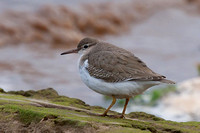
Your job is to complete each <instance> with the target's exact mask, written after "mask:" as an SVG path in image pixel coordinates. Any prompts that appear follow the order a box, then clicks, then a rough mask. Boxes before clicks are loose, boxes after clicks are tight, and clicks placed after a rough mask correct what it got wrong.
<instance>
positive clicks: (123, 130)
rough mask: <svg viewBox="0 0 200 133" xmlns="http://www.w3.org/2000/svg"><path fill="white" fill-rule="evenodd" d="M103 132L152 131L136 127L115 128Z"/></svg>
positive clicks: (145, 132) (148, 132)
mask: <svg viewBox="0 0 200 133" xmlns="http://www.w3.org/2000/svg"><path fill="white" fill-rule="evenodd" d="M101 133H151V132H150V131H146V130H140V129H134V128H115V129H110V130H107V131H103V132H101Z"/></svg>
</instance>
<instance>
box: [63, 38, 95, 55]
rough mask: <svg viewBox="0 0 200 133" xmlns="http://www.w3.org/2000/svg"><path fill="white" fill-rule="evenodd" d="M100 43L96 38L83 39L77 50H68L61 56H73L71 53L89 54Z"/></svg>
mask: <svg viewBox="0 0 200 133" xmlns="http://www.w3.org/2000/svg"><path fill="white" fill-rule="evenodd" d="M97 43H98V40H96V39H94V38H89V37H86V38H83V39H82V40H81V41H80V42H79V43H78V45H77V48H76V49H71V50H68V51H66V52H64V53H61V55H65V54H71V53H79V54H83V53H86V52H88V51H89V50H90V49H91V48H92V47H93V46H95V45H96V44H97Z"/></svg>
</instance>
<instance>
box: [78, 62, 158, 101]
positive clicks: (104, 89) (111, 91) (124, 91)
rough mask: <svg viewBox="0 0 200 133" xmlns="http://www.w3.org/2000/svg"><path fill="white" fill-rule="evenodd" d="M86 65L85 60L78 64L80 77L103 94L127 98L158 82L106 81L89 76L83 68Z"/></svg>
mask: <svg viewBox="0 0 200 133" xmlns="http://www.w3.org/2000/svg"><path fill="white" fill-rule="evenodd" d="M87 66H88V61H87V60H86V61H85V62H84V64H83V66H79V71H80V75H81V79H82V80H83V82H84V83H85V84H86V85H87V86H88V87H89V88H90V89H92V90H94V91H95V92H98V93H100V94H103V95H108V96H115V97H116V98H128V97H132V96H135V95H138V94H141V93H142V92H144V91H145V90H146V89H148V88H149V87H152V86H154V85H157V84H159V83H160V82H155V81H145V82H144V81H123V82H117V83H108V82H105V81H103V80H101V79H96V78H94V77H92V76H90V75H89V73H88V71H87V70H86V68H85V67H87Z"/></svg>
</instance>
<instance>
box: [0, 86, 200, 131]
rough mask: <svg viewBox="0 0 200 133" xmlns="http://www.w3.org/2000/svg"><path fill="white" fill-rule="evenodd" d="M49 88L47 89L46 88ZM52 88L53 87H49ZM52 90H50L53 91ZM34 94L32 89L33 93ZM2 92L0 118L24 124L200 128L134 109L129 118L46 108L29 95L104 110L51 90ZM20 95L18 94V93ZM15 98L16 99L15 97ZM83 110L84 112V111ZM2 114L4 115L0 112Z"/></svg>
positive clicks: (129, 128)
mask: <svg viewBox="0 0 200 133" xmlns="http://www.w3.org/2000/svg"><path fill="white" fill-rule="evenodd" d="M48 91H49V90H48ZM50 91H52V90H50ZM52 92H53V91H52ZM34 93H35V92H34ZM12 94H13V95H11V94H1V98H2V99H0V114H1V115H0V117H1V118H0V121H3V120H8V121H12V120H13V119H15V120H19V121H20V122H22V123H24V124H25V125H29V124H30V123H38V122H39V121H41V120H43V121H46V120H49V119H50V121H49V122H52V124H53V125H54V126H69V127H70V128H82V129H84V128H85V127H90V128H92V129H95V130H98V131H99V130H100V129H101V128H98V127H99V125H103V126H104V127H109V128H107V129H108V130H100V131H103V132H110V133H112V132H138V133H140V132H141V133H147V132H153V133H154V132H160V133H163V132H174V133H187V132H191V133H198V131H199V130H200V127H199V125H200V122H181V123H178V122H172V121H165V120H164V119H162V118H159V117H156V116H154V115H150V114H147V113H144V112H133V113H130V114H128V115H126V116H127V117H128V118H129V119H117V118H111V117H100V116H95V115H88V113H86V112H81V111H75V110H67V109H58V108H45V107H37V106H35V105H33V101H32V100H31V99H30V97H35V96H36V97H41V99H42V96H43V95H44V94H45V95H46V96H47V97H49V98H47V97H46V99H48V100H49V101H50V102H52V103H56V104H61V105H65V106H66V105H67V106H75V107H77V108H81V109H83V108H85V109H86V110H88V111H90V112H101V113H102V112H103V111H104V110H105V109H104V108H102V107H98V106H89V105H87V104H85V103H84V102H83V101H81V100H78V99H75V98H69V97H65V96H58V95H57V94H56V93H52V94H53V96H50V93H47V92H45V91H42V90H40V92H39V93H37V94H36V93H35V94H34V95H32V94H31V96H30V97H29V98H27V97H25V96H22V95H21V94H20V95H14V93H12ZM17 94H19V93H17ZM16 99H17V100H16ZM86 110H85V111H86ZM2 114H3V115H2ZM109 114H118V113H117V112H113V111H112V112H109Z"/></svg>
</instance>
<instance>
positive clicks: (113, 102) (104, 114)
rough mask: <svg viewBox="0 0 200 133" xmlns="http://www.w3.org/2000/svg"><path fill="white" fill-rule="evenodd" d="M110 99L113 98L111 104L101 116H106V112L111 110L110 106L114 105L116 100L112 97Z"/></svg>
mask: <svg viewBox="0 0 200 133" xmlns="http://www.w3.org/2000/svg"><path fill="white" fill-rule="evenodd" d="M112 98H113V101H112V103H111V104H110V106H109V107H108V108H107V109H106V111H105V112H104V113H103V114H102V115H101V116H106V115H107V113H108V111H109V110H110V108H112V106H113V105H114V104H115V103H116V98H115V97H114V96H112Z"/></svg>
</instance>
